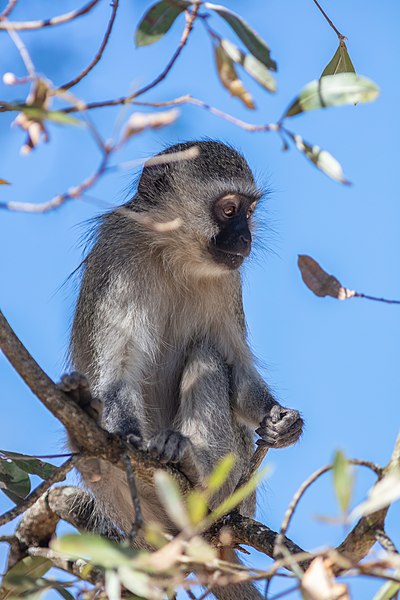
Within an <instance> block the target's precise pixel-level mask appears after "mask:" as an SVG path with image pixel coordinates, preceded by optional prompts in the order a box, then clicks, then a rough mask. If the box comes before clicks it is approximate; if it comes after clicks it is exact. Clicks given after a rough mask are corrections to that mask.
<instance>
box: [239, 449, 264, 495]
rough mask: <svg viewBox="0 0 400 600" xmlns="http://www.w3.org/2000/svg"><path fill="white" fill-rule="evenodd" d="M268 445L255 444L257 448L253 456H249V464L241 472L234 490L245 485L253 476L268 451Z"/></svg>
mask: <svg viewBox="0 0 400 600" xmlns="http://www.w3.org/2000/svg"><path fill="white" fill-rule="evenodd" d="M268 449H269V448H268V447H267V446H257V448H256V449H255V451H254V454H253V456H252V457H251V459H250V461H249V464H248V466H247V469H246V470H245V471H244V472H243V473H242V475H241V477H240V479H239V482H238V484H237V486H236V488H235V491H236V490H238V489H239V488H241V487H242V486H244V485H246V483H248V482H249V481H250V479H251V478H252V477H253V475H254V474H255V473H256V472H257V470H258V468H259V466H260V465H261V463H262V461H263V460H264V458H265V456H266V455H267V452H268Z"/></svg>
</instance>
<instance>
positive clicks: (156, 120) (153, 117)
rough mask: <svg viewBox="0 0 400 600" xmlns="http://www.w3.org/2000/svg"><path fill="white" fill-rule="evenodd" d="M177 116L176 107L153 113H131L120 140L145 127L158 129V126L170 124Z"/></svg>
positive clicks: (139, 131) (124, 139)
mask: <svg viewBox="0 0 400 600" xmlns="http://www.w3.org/2000/svg"><path fill="white" fill-rule="evenodd" d="M178 117H179V110H178V109H177V108H172V109H171V110H164V111H162V112H154V113H139V112H137V113H133V114H132V115H131V116H130V117H129V119H128V122H127V124H126V126H125V130H124V132H123V134H122V140H123V141H126V140H127V139H129V138H130V137H131V136H132V135H136V134H137V133H141V132H142V131H144V130H145V129H159V128H160V127H165V126H166V125H170V124H171V123H173V122H174V121H176V119H177V118H178Z"/></svg>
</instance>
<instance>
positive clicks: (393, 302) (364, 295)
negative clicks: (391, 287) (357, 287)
mask: <svg viewBox="0 0 400 600" xmlns="http://www.w3.org/2000/svg"><path fill="white" fill-rule="evenodd" d="M353 298H365V299H366V300H374V301H375V302H385V303H386V304H400V300H388V299H387V298H377V297H376V296H368V295H367V294H361V293H360V292H355V294H354V296H353Z"/></svg>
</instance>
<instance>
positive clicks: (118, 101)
mask: <svg viewBox="0 0 400 600" xmlns="http://www.w3.org/2000/svg"><path fill="white" fill-rule="evenodd" d="M199 7H200V1H199V0H197V1H196V4H195V5H194V7H193V10H192V12H191V13H190V15H189V17H188V19H187V21H186V26H185V29H184V30H183V33H182V37H181V39H180V42H179V45H178V47H177V49H176V50H175V52H174V53H173V55H172V57H171V58H170V60H169V62H168V64H167V66H166V67H165V68H164V70H163V71H162V72H161V73H160V74H159V75H157V77H156V78H155V79H153V81H151V82H150V83H148V84H146V85H145V86H143V87H142V88H140V89H139V90H137V91H136V92H134V93H133V94H130V95H129V96H123V97H121V98H115V99H113V100H104V101H100V102H92V103H89V104H84V105H83V106H82V107H80V108H77V107H76V106H71V107H68V108H65V109H64V110H63V112H65V113H71V112H76V111H78V110H91V109H93V108H103V107H105V106H120V105H122V104H131V103H132V100H134V99H135V98H138V97H139V96H142V95H143V94H145V93H146V92H148V91H149V90H151V89H152V88H153V87H155V86H156V85H158V84H159V83H160V82H161V81H163V79H165V78H166V76H167V75H168V73H169V72H170V70H171V69H172V67H173V66H174V64H175V62H176V60H177V59H178V58H179V55H180V54H181V52H182V50H183V49H184V47H185V46H186V43H187V41H188V39H189V35H190V33H191V31H192V29H193V24H194V22H195V20H196V17H197V13H198V10H199Z"/></svg>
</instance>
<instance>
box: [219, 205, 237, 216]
mask: <svg viewBox="0 0 400 600" xmlns="http://www.w3.org/2000/svg"><path fill="white" fill-rule="evenodd" d="M222 212H223V213H224V215H225V216H226V217H233V215H235V214H236V213H237V206H236V205H235V204H225V206H223V207H222Z"/></svg>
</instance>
